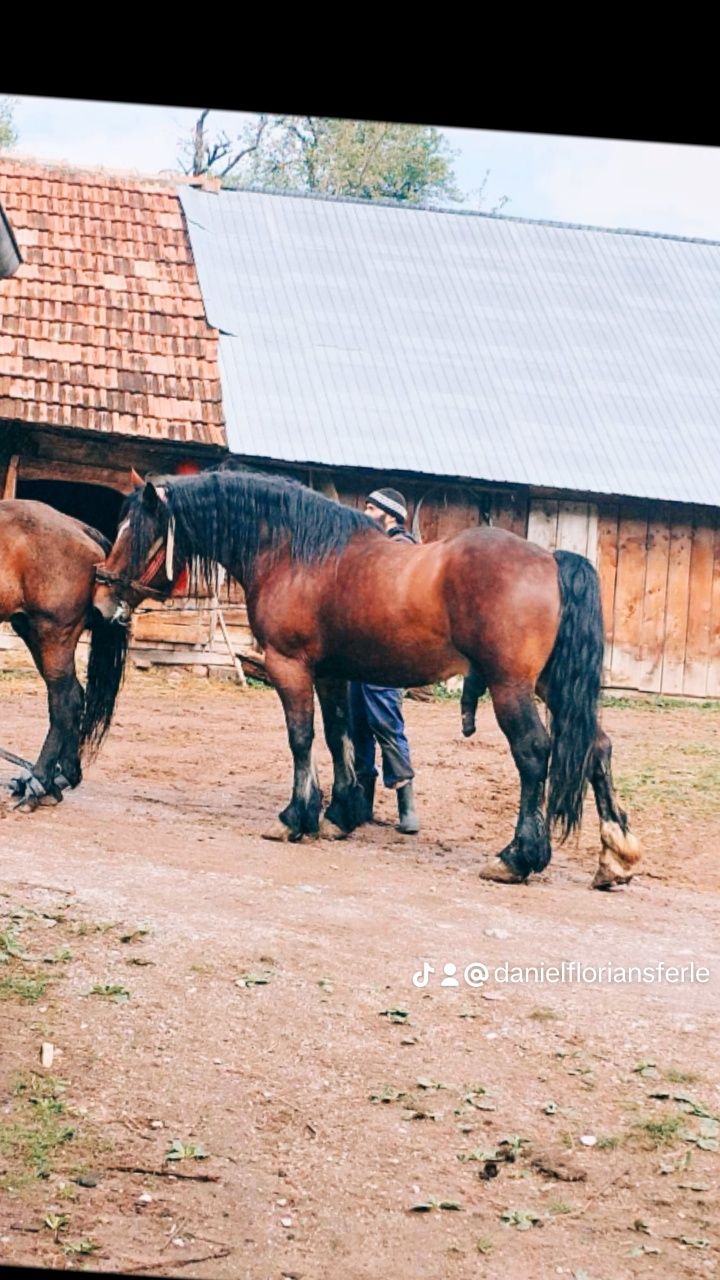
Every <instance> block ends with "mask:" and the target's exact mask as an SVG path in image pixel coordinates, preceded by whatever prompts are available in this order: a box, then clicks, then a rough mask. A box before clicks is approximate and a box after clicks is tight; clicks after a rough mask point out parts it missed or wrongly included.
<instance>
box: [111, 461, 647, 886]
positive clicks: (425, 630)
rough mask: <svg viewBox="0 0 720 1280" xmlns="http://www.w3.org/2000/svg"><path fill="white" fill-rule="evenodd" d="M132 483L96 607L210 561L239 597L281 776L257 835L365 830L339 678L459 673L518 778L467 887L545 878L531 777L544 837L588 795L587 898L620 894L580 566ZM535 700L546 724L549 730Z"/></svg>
mask: <svg viewBox="0 0 720 1280" xmlns="http://www.w3.org/2000/svg"><path fill="white" fill-rule="evenodd" d="M135 480H136V485H137V486H138V487H137V488H136V491H135V492H134V493H133V494H131V496H130V497H129V498H128V499H127V501H126V504H125V507H124V508H123V512H122V514H121V523H120V526H119V529H118V536H117V538H116V541H115V544H114V546H113V548H112V551H111V552H110V555H109V556H108V558H107V561H106V564H105V565H104V566H103V567H102V568H101V570H99V572H98V578H99V585H98V587H97V589H96V592H95V597H94V599H95V605H96V607H97V608H98V609H99V610H100V611H101V612H102V613H103V615H104V617H105V618H107V619H109V620H115V621H116V622H120V623H125V624H127V623H128V622H129V619H130V615H131V611H132V609H133V608H135V607H136V606H137V605H138V604H139V602H140V601H141V600H142V599H143V598H144V596H145V595H147V594H148V592H149V591H150V590H151V591H152V593H153V594H159V593H162V592H164V593H165V594H169V592H170V590H171V588H172V583H173V581H174V580H175V579H176V577H177V574H178V573H179V572H180V570H181V569H182V568H183V567H185V566H189V568H190V571H191V584H192V585H191V589H192V590H198V589H200V586H201V585H203V584H204V585H205V586H207V585H208V584H210V583H211V582H212V581H213V579H214V576H215V574H216V572H217V566H218V565H221V566H223V567H224V568H225V569H226V571H227V573H228V574H229V575H230V576H231V577H233V578H235V579H236V580H237V581H238V582H239V583H240V584H241V586H242V587H243V588H244V591H245V595H246V600H247V609H248V617H249V621H250V625H251V627H252V630H253V632H254V634H255V635H256V636H257V638H258V640H259V641H260V643H261V644H262V645H263V646H264V649H265V662H266V666H267V671H268V675H269V676H270V678H271V680H272V682H273V684H274V685H275V687H276V689H277V691H278V694H279V696H280V699H281V701H282V704H283V708H284V711H285V717H286V722H287V729H288V736H289V741H290V747H291V750H292V754H293V759H294V765H295V772H294V786H293V793H292V798H291V800H290V803H289V805H288V806H287V808H285V809H284V810H283V812H282V813H281V814H280V815H279V819H280V821H279V823H278V825H277V826H276V827H275V828H274V829H273V831H272V832H271V833H269V835H270V837H271V838H275V839H288V840H298V839H301V838H302V836H303V835H316V834H318V833H320V834H322V835H329V836H333V837H336V838H337V837H340V836H343V835H345V834H347V833H348V832H349V831H351V830H352V829H353V828H354V827H355V826H357V825H358V824H359V822H361V821H363V820H365V819H366V818H367V816H368V814H367V806H366V802H365V790H364V787H363V785H362V784H363V781H364V780H363V779H358V777H357V776H356V773H355V768H354V755H353V750H352V745H351V738H350V733H349V726H348V702H347V681H348V680H363V681H369V682H372V683H379V684H384V685H394V686H398V687H399V686H405V687H407V686H410V685H426V684H429V683H431V682H432V681H436V680H442V679H445V678H447V677H448V676H450V675H453V674H455V673H464V674H465V675H466V677H467V683H466V686H465V692H464V702H463V714H464V729H465V732H466V733H468V732H472V730H473V727H474V706H475V704H476V702H477V698H478V697H479V695H480V693H481V692H482V691H483V690H484V689H485V688H488V689H489V691H490V695H491V697H492V701H493V706H494V709H495V714H496V716H497V720H498V723H499V725H500V727H501V729H502V730H503V732H504V733H505V735H506V737H507V739H508V742H509V744H510V749H511V751H512V754H513V758H514V760H515V763H516V765H517V768H518V772H519V774H520V812H519V816H518V821H517V826H516V830H515V834H514V836H513V839H512V840H511V841H510V843H509V844H508V846H507V848H505V849H504V850H503V851H502V852H501V853H500V855H499V858H498V859H497V860H496V861H495V862H493V863H492V864H490V866H489V867H487V868H485V870H484V872H481V874H484V875H485V876H486V877H487V878H489V879H496V880H505V881H510V882H518V881H522V880H525V879H526V878H527V877H528V876H529V875H530V873H531V872H538V871H542V870H543V868H544V867H546V866H547V864H548V862H549V860H550V852H551V850H550V841H549V837H548V828H547V825H546V819H545V816H544V814H543V804H544V794H545V783H546V778H547V780H548V783H549V786H548V802H547V819H548V823H549V825H550V827H552V826H553V825H554V824H557V826H558V827H559V829H560V832H561V835H562V836H563V838H564V837H566V836H567V835H568V834H569V833H570V832H571V831H572V830H574V829H575V828H576V827H577V826H578V825H579V823H580V820H581V815H582V807H583V798H584V793H585V788H586V784H587V782H588V781H589V782H590V783H591V784H592V786H593V788H594V791H595V797H596V802H597V807H598V811H599V814H600V819H601V840H602V853H601V856H600V867H599V869H598V872H597V874H596V877H595V880H594V884H595V886H596V887H598V888H600V887H603V888H604V887H608V886H609V885H611V884H615V883H627V881H628V880H629V879H630V878H631V874H632V868H633V866H634V864H635V863H636V861H637V859H638V856H639V853H638V844H637V841H636V839H635V837H634V836H633V835H632V834H631V833H630V832H629V830H628V821H627V817H626V815H625V814H624V813H623V812H622V810H621V808H620V807H619V805H618V801H617V799H616V796H615V792H614V789H613V785H612V778H611V772H610V751H611V748H610V742H609V740H608V738H607V737H606V735H605V734H604V733H602V731H601V730H600V728H599V725H598V715H597V711H598V702H599V697H600V680H601V671H602V661H603V626H602V613H601V607H600V596H599V584H598V578H597V574H596V572H595V570H594V568H593V567H592V565H591V564H590V562H589V561H588V560H586V559H585V558H584V557H582V556H577V555H573V554H571V553H569V552H556V553H555V555H551V554H550V553H549V552H547V551H544V550H542V549H541V548H540V547H537V546H534V545H533V544H532V543H528V542H526V541H524V539H522V538H519V537H516V536H515V535H514V534H511V533H506V532H505V531H504V530H501V529H494V528H493V529H488V528H484V529H476V528H474V529H468V530H466V531H465V532H463V533H460V534H457V535H456V536H455V537H451V538H446V539H444V540H442V541H440V542H431V543H427V544H426V545H424V546H413V545H411V544H409V543H405V542H400V541H391V540H390V539H388V538H387V537H385V536H384V535H383V533H382V532H381V531H380V530H379V529H378V528H377V526H376V525H375V524H374V523H373V522H372V521H371V520H369V519H368V518H367V517H366V516H364V515H361V514H360V513H359V512H357V511H354V510H352V509H350V508H348V507H344V506H341V505H340V504H339V503H336V502H332V501H330V500H329V499H328V498H325V497H322V496H321V495H320V494H318V493H315V492H314V491H313V490H310V489H306V488H305V487H304V486H303V485H300V484H298V483H297V482H296V481H292V480H287V479H284V478H281V477H278V476H268V475H258V474H254V473H251V472H205V473H204V474H202V475H200V476H195V477H191V478H187V479H173V480H167V481H163V482H162V483H160V482H158V483H157V484H153V483H152V482H150V481H148V482H147V483H144V484H143V482H142V481H140V479H139V477H135ZM314 689H317V693H318V696H319V699H320V705H321V710H322V714H323V720H324V725H325V736H326V739H327V743H328V746H329V748H330V751H331V753H332V757H333V764H334V786H333V791H332V798H331V802H330V805H329V806H328V809H327V811H326V813H325V816H324V818H323V820H322V823H321V822H320V815H321V808H322V796H321V793H320V789H319V787H318V782H317V777H316V774H315V770H314V767H313V763H312V742H313V732H314V730H313V708H314ZM536 692H537V693H538V694H539V695H540V697H541V698H542V699H543V700H544V701H545V702H546V704H547V706H548V708H549V710H550V714H551V730H550V734H548V733H547V732H546V730H545V728H544V727H543V724H542V721H541V719H540V717H539V715H538V711H537V707H536V701H535V694H536Z"/></svg>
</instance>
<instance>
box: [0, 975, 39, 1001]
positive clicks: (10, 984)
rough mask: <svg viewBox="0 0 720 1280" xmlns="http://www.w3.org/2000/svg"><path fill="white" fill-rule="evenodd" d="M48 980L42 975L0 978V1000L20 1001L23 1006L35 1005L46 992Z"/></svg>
mask: <svg viewBox="0 0 720 1280" xmlns="http://www.w3.org/2000/svg"><path fill="white" fill-rule="evenodd" d="M48 982H49V978H45V977H43V975H42V974H39V973H36V974H29V975H27V976H25V975H22V974H13V975H12V977H10V978H0V1000H21V1001H22V1003H23V1004H35V1001H36V1000H39V999H40V997H41V996H43V995H44V994H45V992H46V990H47V986H48Z"/></svg>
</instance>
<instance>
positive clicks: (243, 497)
mask: <svg viewBox="0 0 720 1280" xmlns="http://www.w3.org/2000/svg"><path fill="white" fill-rule="evenodd" d="M160 483H161V484H162V486H163V488H164V490H165V493H166V496H167V504H165V503H162V504H161V506H160V508H159V512H158V513H156V514H154V515H151V514H150V513H149V512H148V509H147V507H146V506H145V504H144V503H143V500H142V490H140V489H138V490H136V491H135V492H134V493H133V494H131V495H130V497H129V498H128V499H127V500H126V502H125V505H124V507H123V511H122V513H121V519H126V518H127V519H129V521H130V560H131V563H130V566H129V572H130V575H131V576H133V577H136V576H137V575H138V574H140V573H141V572H142V570H143V569H144V567H145V564H146V562H147V554H148V551H149V549H150V545H151V543H152V541H153V539H154V538H156V537H157V534H158V515H159V517H160V520H161V531H162V533H163V534H165V533H166V531H167V526H168V523H169V520H170V517H171V516H172V517H174V520H175V548H176V553H177V563H178V564H180V563H181V562H183V563H187V564H190V565H191V566H192V568H193V575H192V576H193V578H194V585H193V587H192V588H191V590H195V589H197V588H199V586H200V585H202V586H205V587H207V586H210V585H211V584H212V582H213V580H214V576H215V569H216V566H217V565H218V564H220V565H224V566H225V567H226V568H227V569H228V570H229V572H230V573H231V574H232V575H233V576H237V577H239V578H240V579H241V581H243V580H245V579H247V577H248V576H249V574H250V573H251V571H252V565H253V562H254V560H255V558H256V556H257V555H258V552H259V551H260V550H261V548H262V550H263V551H267V550H270V551H271V552H272V551H275V552H279V551H280V549H281V548H285V547H287V548H288V549H289V552H290V556H291V558H292V559H293V560H296V561H300V562H301V563H303V564H319V563H321V562H322V561H323V560H325V559H327V558H328V556H332V555H336V554H338V553H339V552H340V551H342V550H343V548H344V547H345V546H346V544H347V542H348V540H349V539H350V538H351V537H352V536H353V534H355V533H358V532H359V531H360V530H366V531H367V532H375V533H379V530H378V528H377V526H376V525H375V524H374V523H373V521H372V520H371V519H370V518H369V517H368V516H366V515H364V514H363V513H361V512H359V511H355V510H354V509H353V508H352V507H346V506H343V505H342V504H341V503H339V502H333V501H332V500H331V499H330V498H326V497H324V496H323V494H321V493H316V492H315V491H314V490H313V489H308V488H307V487H306V486H305V485H303V484H300V483H299V482H298V481H297V480H290V479H288V478H287V477H285V476H277V475H265V474H263V473H261V472H255V471H205V472H203V473H202V474H201V475H198V476H182V477H178V478H172V479H169V480H166V479H164V478H163V480H162V481H158V484H160Z"/></svg>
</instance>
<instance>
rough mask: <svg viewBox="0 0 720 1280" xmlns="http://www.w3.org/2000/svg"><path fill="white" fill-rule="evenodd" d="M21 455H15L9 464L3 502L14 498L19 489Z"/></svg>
mask: <svg viewBox="0 0 720 1280" xmlns="http://www.w3.org/2000/svg"><path fill="white" fill-rule="evenodd" d="M19 462H20V455H19V454H18V453H14V454H13V455H12V457H11V458H10V460H9V462H8V464H7V471H6V472H5V484H4V486H3V501H5V499H7V498H14V497H15V491H16V489H17V473H18V464H19Z"/></svg>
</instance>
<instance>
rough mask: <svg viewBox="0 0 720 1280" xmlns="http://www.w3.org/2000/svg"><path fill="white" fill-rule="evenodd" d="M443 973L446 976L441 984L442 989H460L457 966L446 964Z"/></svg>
mask: <svg viewBox="0 0 720 1280" xmlns="http://www.w3.org/2000/svg"><path fill="white" fill-rule="evenodd" d="M443 973H444V974H445V977H444V978H443V980H442V982H441V983H440V986H441V987H459V986H460V983H459V982H458V980H457V978H456V977H455V974H456V973H457V965H456V964H444V965H443Z"/></svg>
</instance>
